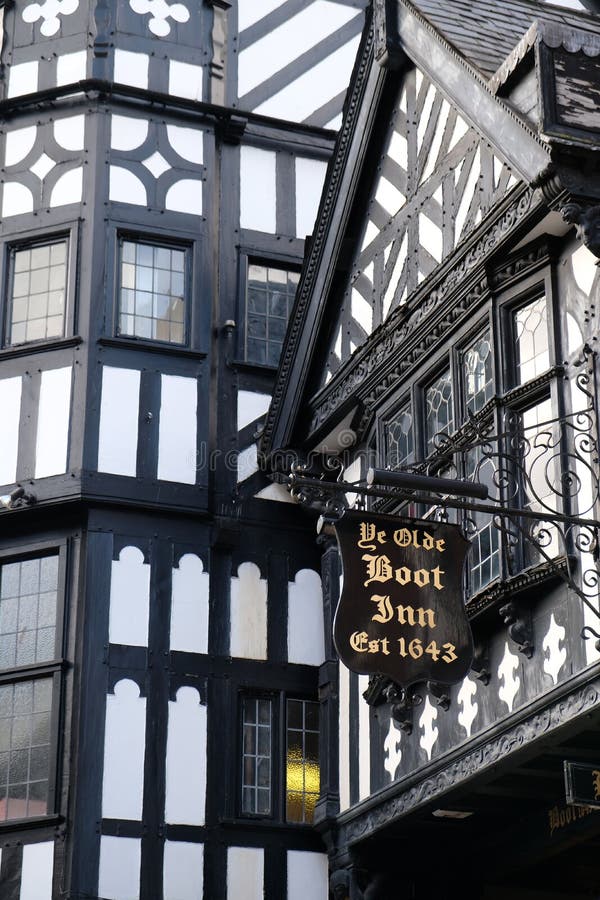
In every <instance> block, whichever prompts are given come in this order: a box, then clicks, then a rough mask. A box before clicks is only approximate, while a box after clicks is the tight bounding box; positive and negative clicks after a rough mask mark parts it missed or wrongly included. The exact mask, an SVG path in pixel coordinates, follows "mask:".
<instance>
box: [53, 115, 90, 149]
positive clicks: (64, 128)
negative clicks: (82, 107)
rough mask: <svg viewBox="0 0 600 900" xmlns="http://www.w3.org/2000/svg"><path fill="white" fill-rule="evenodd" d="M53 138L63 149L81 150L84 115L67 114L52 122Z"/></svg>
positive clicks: (83, 141)
mask: <svg viewBox="0 0 600 900" xmlns="http://www.w3.org/2000/svg"><path fill="white" fill-rule="evenodd" d="M54 139H55V141H56V143H57V144H58V145H59V147H64V149H65V150H73V151H76V150H83V148H84V146H85V116H83V115H82V116H68V118H66V119H56V121H55V122H54Z"/></svg>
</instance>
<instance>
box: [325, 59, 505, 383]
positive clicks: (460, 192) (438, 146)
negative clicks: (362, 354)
mask: <svg viewBox="0 0 600 900" xmlns="http://www.w3.org/2000/svg"><path fill="white" fill-rule="evenodd" d="M378 171H379V172H380V174H379V176H378V177H377V178H376V179H375V182H374V185H373V189H372V192H371V196H370V197H369V200H368V203H367V205H366V214H365V223H364V227H363V232H362V235H361V238H360V240H359V244H358V247H357V250H356V252H355V255H354V258H353V263H352V266H351V271H350V277H349V279H348V283H347V286H346V291H345V294H344V298H343V303H342V306H341V311H340V314H339V320H338V325H337V329H336V330H335V332H334V336H333V340H332V346H331V350H330V353H329V357H328V363H327V375H326V378H330V377H331V376H332V375H333V373H334V372H335V371H336V370H337V369H338V368H339V367H340V365H342V364H343V363H344V362H345V360H346V359H347V358H348V357H349V356H351V355H352V353H353V352H354V351H355V350H356V349H357V348H358V347H359V346H361V344H363V343H364V341H365V340H366V339H367V338H368V336H369V335H370V334H371V333H372V331H373V330H374V329H375V328H376V327H377V326H378V325H380V324H381V323H382V322H385V320H386V319H387V318H388V316H389V315H390V313H391V312H393V310H394V309H396V308H397V307H398V306H401V305H402V304H404V303H406V302H407V299H408V298H409V297H410V296H411V294H412V293H413V291H414V290H415V289H416V288H417V287H418V285H419V284H420V283H421V282H422V281H424V280H425V279H426V278H427V277H428V276H429V275H430V274H431V273H432V272H433V271H434V270H435V269H436V268H437V266H438V265H439V264H440V263H441V262H442V261H443V260H444V259H445V258H446V257H447V256H448V255H449V254H451V253H452V252H453V250H454V249H455V248H456V247H457V245H458V244H459V243H460V242H461V241H463V240H464V239H465V237H467V236H468V235H469V233H470V232H471V231H472V230H473V228H475V226H477V224H478V223H479V222H480V221H481V220H482V218H483V217H484V216H485V215H486V213H487V212H488V211H489V210H490V209H491V208H492V207H493V206H494V205H495V204H496V203H497V202H498V201H499V200H501V199H502V198H503V197H504V196H505V195H506V193H507V192H508V191H509V190H510V188H511V187H513V186H514V185H515V184H517V179H516V177H515V175H514V173H513V171H512V169H511V167H510V166H509V165H508V164H507V163H506V162H505V161H504V160H502V159H501V158H500V157H499V156H498V155H497V154H496V153H495V152H494V151H493V150H492V148H491V146H490V145H489V144H488V143H487V142H486V141H485V140H483V138H481V137H480V135H479V134H478V133H477V132H476V131H475V130H474V129H473V128H470V127H469V125H468V124H467V122H466V121H465V119H464V118H463V117H462V116H461V115H460V113H459V112H458V110H457V109H456V108H455V107H454V106H453V105H451V104H450V103H449V102H448V100H446V99H445V97H444V96H443V94H442V93H441V91H440V90H439V89H438V88H437V87H436V86H435V85H434V84H433V82H432V81H431V80H430V79H428V78H427V77H426V76H425V75H424V74H423V73H422V72H421V71H420V70H419V69H418V68H415V69H413V70H412V71H410V72H408V73H407V74H406V75H405V77H404V79H403V83H402V86H401V89H400V91H399V96H398V101H397V103H396V105H395V109H394V115H393V120H392V124H391V127H390V130H389V133H388V137H387V143H386V146H385V150H384V153H383V154H382V155H381V158H380V161H379V165H378Z"/></svg>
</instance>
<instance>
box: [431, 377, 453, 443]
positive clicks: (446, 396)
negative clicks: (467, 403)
mask: <svg viewBox="0 0 600 900" xmlns="http://www.w3.org/2000/svg"><path fill="white" fill-rule="evenodd" d="M425 424H426V440H427V455H429V454H430V453H433V451H434V450H436V448H437V447H438V446H439V443H440V439H442V438H443V437H444V436H447V435H449V434H451V433H452V432H453V431H454V412H453V399H452V380H451V376H450V370H449V369H448V370H447V371H446V372H444V374H443V375H440V377H439V378H437V379H436V380H435V381H434V382H433V384H431V385H430V386H429V387H428V388H427V389H426V391H425Z"/></svg>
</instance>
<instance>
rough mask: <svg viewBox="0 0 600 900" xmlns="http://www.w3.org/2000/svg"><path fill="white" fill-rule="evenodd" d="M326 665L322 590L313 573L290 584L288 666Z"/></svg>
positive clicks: (300, 574) (304, 571) (306, 571)
mask: <svg viewBox="0 0 600 900" xmlns="http://www.w3.org/2000/svg"><path fill="white" fill-rule="evenodd" d="M324 661H325V641H324V626H323V589H322V587H321V578H320V576H319V574H318V573H317V572H314V571H313V570H312V569H301V570H300V571H299V572H298V573H297V575H296V578H295V580H294V581H290V582H289V583H288V662H291V663H299V664H303V665H308V666H320V665H321V663H323V662H324Z"/></svg>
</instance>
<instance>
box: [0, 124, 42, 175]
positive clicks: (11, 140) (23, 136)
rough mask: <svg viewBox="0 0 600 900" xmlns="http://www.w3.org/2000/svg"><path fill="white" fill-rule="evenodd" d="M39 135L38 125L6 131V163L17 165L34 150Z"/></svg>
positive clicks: (6, 164)
mask: <svg viewBox="0 0 600 900" xmlns="http://www.w3.org/2000/svg"><path fill="white" fill-rule="evenodd" d="M36 137H37V125H27V126H26V127H25V128H15V129H14V130H13V131H8V132H7V133H6V145H5V151H4V165H5V166H15V165H16V164H17V163H19V162H21V161H22V160H24V159H25V157H26V156H27V155H28V153H31V151H32V150H33V145H34V144H35V139H36Z"/></svg>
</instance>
